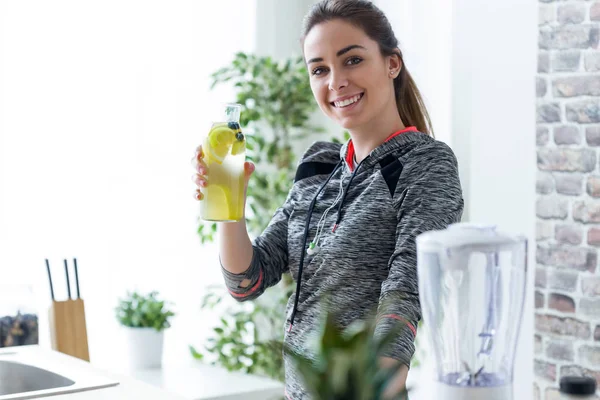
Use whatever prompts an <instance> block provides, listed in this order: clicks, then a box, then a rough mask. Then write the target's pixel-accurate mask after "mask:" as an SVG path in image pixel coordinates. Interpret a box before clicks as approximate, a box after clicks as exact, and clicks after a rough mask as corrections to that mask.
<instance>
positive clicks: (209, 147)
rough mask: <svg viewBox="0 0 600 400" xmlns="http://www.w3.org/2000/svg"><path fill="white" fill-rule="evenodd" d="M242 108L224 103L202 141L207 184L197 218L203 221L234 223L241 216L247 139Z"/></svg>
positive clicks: (242, 211) (243, 200)
mask: <svg viewBox="0 0 600 400" xmlns="http://www.w3.org/2000/svg"><path fill="white" fill-rule="evenodd" d="M241 108H242V106H241V105H240V104H225V105H224V106H223V107H222V112H221V114H222V115H221V117H219V118H218V119H217V121H214V120H213V124H212V127H211V129H210V131H209V132H208V134H207V135H206V137H205V139H204V141H203V144H202V152H203V154H204V162H205V163H206V165H207V167H208V173H207V182H208V185H207V186H206V187H205V188H203V189H202V193H203V194H204V199H203V200H202V201H201V202H200V217H201V218H202V219H203V220H205V221H219V222H235V221H239V220H241V219H242V218H243V217H244V203H245V199H244V162H245V161H246V139H245V137H244V134H243V133H242V129H241V127H240V111H241Z"/></svg>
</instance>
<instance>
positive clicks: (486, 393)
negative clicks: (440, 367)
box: [436, 382, 513, 400]
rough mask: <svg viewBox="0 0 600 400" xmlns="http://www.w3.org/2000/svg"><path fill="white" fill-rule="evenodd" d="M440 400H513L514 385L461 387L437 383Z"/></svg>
mask: <svg viewBox="0 0 600 400" xmlns="http://www.w3.org/2000/svg"><path fill="white" fill-rule="evenodd" d="M436 392H437V397H436V399H439V400H512V398H513V397H512V385H505V386H496V387H461V386H450V385H446V384H444V383H440V382H437V383H436Z"/></svg>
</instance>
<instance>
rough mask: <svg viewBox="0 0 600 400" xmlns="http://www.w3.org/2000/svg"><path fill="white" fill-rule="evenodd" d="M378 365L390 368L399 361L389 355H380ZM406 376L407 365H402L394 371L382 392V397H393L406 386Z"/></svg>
mask: <svg viewBox="0 0 600 400" xmlns="http://www.w3.org/2000/svg"><path fill="white" fill-rule="evenodd" d="M379 361H380V362H379V365H380V366H381V367H382V368H391V367H394V366H396V365H397V364H398V362H399V361H397V360H395V359H393V358H390V357H381V359H380V360H379ZM407 376H408V367H407V366H406V365H403V366H401V367H400V369H399V370H398V371H397V372H396V375H394V377H393V378H392V380H391V382H390V383H389V384H388V386H387V387H386V389H385V392H383V398H384V399H395V398H397V396H398V395H399V394H400V393H402V391H403V390H404V389H405V388H406V377H407Z"/></svg>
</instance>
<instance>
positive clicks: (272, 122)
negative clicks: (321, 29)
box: [190, 53, 323, 381]
mask: <svg viewBox="0 0 600 400" xmlns="http://www.w3.org/2000/svg"><path fill="white" fill-rule="evenodd" d="M211 79H212V87H214V86H216V85H220V84H225V83H229V84H232V85H233V87H234V88H235V90H236V93H237V98H236V101H237V102H238V103H240V104H241V105H242V107H243V108H242V113H241V118H240V125H241V126H242V129H243V131H244V134H245V135H246V142H247V158H248V159H249V160H250V161H253V162H254V163H255V164H256V166H257V169H256V171H255V172H254V174H253V176H252V178H251V179H250V182H249V184H248V197H247V213H246V215H247V225H248V231H249V234H250V236H251V237H256V236H258V235H259V234H260V233H261V232H262V231H263V229H264V228H265V227H266V226H267V224H268V223H269V221H270V219H271V217H272V216H273V214H274V213H275V211H276V210H277V208H278V207H280V206H281V205H282V204H283V203H284V201H285V198H286V196H287V193H288V191H289V189H290V188H291V185H292V182H293V179H294V174H295V171H296V165H297V161H298V158H297V156H296V152H295V151H294V150H295V149H297V148H298V146H299V145H300V143H301V142H302V140H304V139H306V138H309V137H310V136H311V135H314V134H318V133H321V132H323V129H322V128H319V127H316V126H313V125H312V124H311V123H310V121H309V120H310V117H311V115H312V114H313V112H314V111H315V110H316V103H315V102H314V99H313V95H312V92H311V89H310V84H309V81H308V72H307V70H306V67H305V64H304V61H303V59H302V57H296V58H290V59H287V60H284V61H282V62H276V61H274V60H273V59H271V58H270V57H258V56H256V55H253V54H247V53H237V54H236V55H235V57H234V59H233V61H232V62H231V64H230V65H228V66H226V67H224V68H221V69H219V70H218V71H216V72H215V73H214V74H212V76H211ZM215 232H216V225H215V224H214V223H204V222H203V221H201V220H199V224H198V235H199V238H200V241H201V243H208V242H211V241H213V240H214V233H215ZM291 282H292V279H291V277H290V276H289V274H285V275H284V277H283V279H282V282H281V283H280V284H279V285H277V286H276V287H275V288H273V289H271V290H269V291H268V293H265V295H263V298H260V299H258V300H256V301H250V302H247V303H244V304H238V303H235V302H233V301H231V300H230V299H229V298H228V297H229V296H228V294H227V293H226V292H224V291H223V288H222V286H216V287H215V286H213V287H209V288H208V292H207V294H206V295H205V296H204V299H203V302H202V309H215V308H220V310H221V315H222V318H221V319H220V321H219V323H218V325H217V326H215V327H214V328H213V335H212V337H210V338H209V340H208V343H207V344H205V345H204V346H203V347H204V348H203V349H196V348H194V347H193V346H190V351H191V353H192V355H193V356H194V357H195V358H197V359H203V360H205V361H207V360H208V359H209V358H210V357H212V361H210V362H211V363H212V364H216V365H220V366H223V367H225V368H227V369H228V370H231V371H242V372H247V373H252V374H259V375H265V376H269V377H271V378H274V379H278V380H281V381H283V379H284V376H283V357H282V350H283V331H282V329H281V327H282V326H283V324H284V313H283V310H284V308H285V304H286V302H287V299H288V297H289V296H290V295H291V293H292V290H293V288H292V286H291ZM264 297H268V299H265V298H264ZM224 298H227V300H225V301H223V300H224ZM259 326H260V329H259Z"/></svg>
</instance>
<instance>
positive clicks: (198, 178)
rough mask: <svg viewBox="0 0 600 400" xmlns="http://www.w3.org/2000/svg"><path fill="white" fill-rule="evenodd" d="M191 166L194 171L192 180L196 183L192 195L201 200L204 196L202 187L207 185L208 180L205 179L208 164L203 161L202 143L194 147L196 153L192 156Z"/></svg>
mask: <svg viewBox="0 0 600 400" xmlns="http://www.w3.org/2000/svg"><path fill="white" fill-rule="evenodd" d="M192 166H193V167H194V170H195V171H196V173H195V174H194V175H193V176H192V180H193V181H194V183H195V184H196V193H195V194H194V197H195V198H196V200H202V199H203V198H204V194H203V193H202V188H205V187H206V186H207V185H208V181H207V180H206V178H207V174H208V166H207V165H206V163H205V162H204V154H203V153H202V145H200V146H198V147H197V148H196V153H195V154H194V157H193V158H192Z"/></svg>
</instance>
